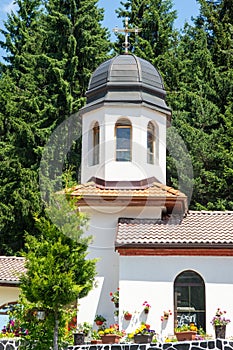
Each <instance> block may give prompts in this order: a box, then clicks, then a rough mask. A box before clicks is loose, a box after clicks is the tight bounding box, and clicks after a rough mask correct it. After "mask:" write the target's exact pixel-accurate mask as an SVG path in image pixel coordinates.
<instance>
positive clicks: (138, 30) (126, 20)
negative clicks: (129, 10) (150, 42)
mask: <svg viewBox="0 0 233 350" xmlns="http://www.w3.org/2000/svg"><path fill="white" fill-rule="evenodd" d="M128 24H129V20H128V17H126V18H125V28H124V29H119V28H117V27H116V28H113V32H114V33H125V43H124V48H125V53H126V54H127V53H128V48H129V46H130V44H129V41H128V36H129V34H128V33H135V34H138V33H139V32H140V31H141V29H139V28H133V29H129V27H128Z"/></svg>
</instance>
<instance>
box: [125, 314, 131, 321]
mask: <svg viewBox="0 0 233 350" xmlns="http://www.w3.org/2000/svg"><path fill="white" fill-rule="evenodd" d="M131 318H132V314H125V315H124V319H125V320H126V321H130V320H131Z"/></svg>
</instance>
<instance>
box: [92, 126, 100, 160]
mask: <svg viewBox="0 0 233 350" xmlns="http://www.w3.org/2000/svg"><path fill="white" fill-rule="evenodd" d="M99 145H100V127H99V123H98V122H96V123H95V124H94V126H93V128H92V146H93V159H92V165H96V164H99Z"/></svg>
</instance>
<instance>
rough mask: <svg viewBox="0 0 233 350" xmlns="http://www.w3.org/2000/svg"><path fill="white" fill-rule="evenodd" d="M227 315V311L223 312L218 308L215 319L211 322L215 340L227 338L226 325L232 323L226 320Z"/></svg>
mask: <svg viewBox="0 0 233 350" xmlns="http://www.w3.org/2000/svg"><path fill="white" fill-rule="evenodd" d="M225 314H226V311H221V309H220V308H218V309H217V311H216V313H215V315H214V317H213V319H212V320H211V323H212V325H213V326H214V330H215V338H221V339H225V337H226V325H227V324H228V323H230V322H231V321H230V320H229V319H227V318H225V316H224V315H225Z"/></svg>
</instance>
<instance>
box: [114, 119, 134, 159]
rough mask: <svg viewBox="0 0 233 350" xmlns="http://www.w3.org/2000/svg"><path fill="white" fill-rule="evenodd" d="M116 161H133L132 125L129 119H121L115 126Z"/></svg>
mask: <svg viewBox="0 0 233 350" xmlns="http://www.w3.org/2000/svg"><path fill="white" fill-rule="evenodd" d="M115 135H116V161H118V162H130V161H131V147H132V146H131V145H132V142H131V139H132V126H131V123H130V121H129V120H128V119H120V120H118V121H117V123H116V126H115Z"/></svg>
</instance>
